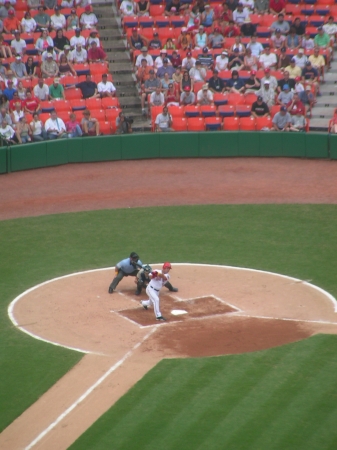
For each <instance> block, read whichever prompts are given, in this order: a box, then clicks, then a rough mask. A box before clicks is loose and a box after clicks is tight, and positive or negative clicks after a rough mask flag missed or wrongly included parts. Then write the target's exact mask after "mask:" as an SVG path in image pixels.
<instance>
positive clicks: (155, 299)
mask: <svg viewBox="0 0 337 450" xmlns="http://www.w3.org/2000/svg"><path fill="white" fill-rule="evenodd" d="M146 293H147V295H148V296H149V300H143V301H142V305H144V306H151V305H152V306H153V309H154V313H155V316H156V317H161V312H160V309H159V291H157V290H155V289H153V288H152V287H151V286H148V287H147V288H146Z"/></svg>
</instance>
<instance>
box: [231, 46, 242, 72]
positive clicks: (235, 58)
mask: <svg viewBox="0 0 337 450" xmlns="http://www.w3.org/2000/svg"><path fill="white" fill-rule="evenodd" d="M228 68H229V69H231V70H235V71H238V70H242V69H243V68H244V62H243V56H240V55H239V49H238V48H236V49H235V50H234V54H233V55H231V56H230V57H229V64H228Z"/></svg>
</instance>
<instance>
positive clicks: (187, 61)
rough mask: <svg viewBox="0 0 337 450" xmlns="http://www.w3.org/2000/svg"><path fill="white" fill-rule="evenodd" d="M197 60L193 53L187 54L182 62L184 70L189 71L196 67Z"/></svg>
mask: <svg viewBox="0 0 337 450" xmlns="http://www.w3.org/2000/svg"><path fill="white" fill-rule="evenodd" d="M196 61H197V60H196V59H195V58H193V57H192V52H187V53H186V57H185V58H184V59H183V62H182V69H183V70H187V71H189V70H190V69H192V67H194V66H195V63H196Z"/></svg>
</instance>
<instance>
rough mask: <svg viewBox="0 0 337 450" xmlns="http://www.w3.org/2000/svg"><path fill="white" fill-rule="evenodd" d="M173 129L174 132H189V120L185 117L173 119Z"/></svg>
mask: <svg viewBox="0 0 337 450" xmlns="http://www.w3.org/2000/svg"><path fill="white" fill-rule="evenodd" d="M172 128H173V130H174V131H187V119H186V118H185V117H179V118H178V117H173V120H172Z"/></svg>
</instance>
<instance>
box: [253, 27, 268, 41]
mask: <svg viewBox="0 0 337 450" xmlns="http://www.w3.org/2000/svg"><path fill="white" fill-rule="evenodd" d="M256 35H257V37H259V38H269V37H270V36H271V31H270V29H269V27H261V26H260V27H257V28H256Z"/></svg>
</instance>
